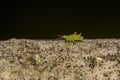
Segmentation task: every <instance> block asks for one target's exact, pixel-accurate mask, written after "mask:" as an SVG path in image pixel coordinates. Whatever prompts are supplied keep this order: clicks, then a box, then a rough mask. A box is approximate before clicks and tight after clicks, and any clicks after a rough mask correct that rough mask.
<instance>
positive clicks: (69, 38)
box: [63, 32, 84, 41]
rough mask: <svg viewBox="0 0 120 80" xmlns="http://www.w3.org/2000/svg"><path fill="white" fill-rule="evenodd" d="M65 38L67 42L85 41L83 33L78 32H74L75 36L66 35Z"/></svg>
mask: <svg viewBox="0 0 120 80" xmlns="http://www.w3.org/2000/svg"><path fill="white" fill-rule="evenodd" d="M63 38H64V39H65V40H66V41H82V40H83V39H84V37H83V36H81V33H80V34H77V33H76V32H74V33H73V34H71V35H64V36H63Z"/></svg>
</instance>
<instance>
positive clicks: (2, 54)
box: [0, 38, 120, 80]
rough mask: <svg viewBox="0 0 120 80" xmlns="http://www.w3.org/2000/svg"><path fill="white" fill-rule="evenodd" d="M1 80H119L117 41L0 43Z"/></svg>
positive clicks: (118, 48)
mask: <svg viewBox="0 0 120 80" xmlns="http://www.w3.org/2000/svg"><path fill="white" fill-rule="evenodd" d="M36 54H39V56H40V59H41V62H40V63H38V62H37V60H36V59H35V55H36ZM0 80H120V39H85V40H83V41H81V42H66V41H64V40H30V39H15V38H14V39H9V40H5V41H0Z"/></svg>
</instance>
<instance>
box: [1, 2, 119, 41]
mask: <svg viewBox="0 0 120 80" xmlns="http://www.w3.org/2000/svg"><path fill="white" fill-rule="evenodd" d="M43 1H44V0H43ZM43 1H41V2H35V1H29V2H27V1H23V2H22V1H20V0H15V1H9V2H7V1H4V2H2V3H0V4H1V25H0V26H1V29H0V36H1V39H9V38H13V37H16V38H37V39H40V38H55V37H56V35H58V34H70V33H74V32H75V31H76V32H78V33H80V32H82V34H83V35H84V36H85V37H86V38H119V37H120V36H119V35H120V31H119V27H120V7H119V3H117V2H91V1H89V2H87V1H84V2H83V1H81V2H74V0H73V1H69V2H65V1H60V0H59V1H58V0H56V2H47V1H44V2H43Z"/></svg>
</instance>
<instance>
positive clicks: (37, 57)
mask: <svg viewBox="0 0 120 80" xmlns="http://www.w3.org/2000/svg"><path fill="white" fill-rule="evenodd" d="M34 59H35V60H36V61H37V63H41V58H40V55H39V54H35V56H34Z"/></svg>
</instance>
